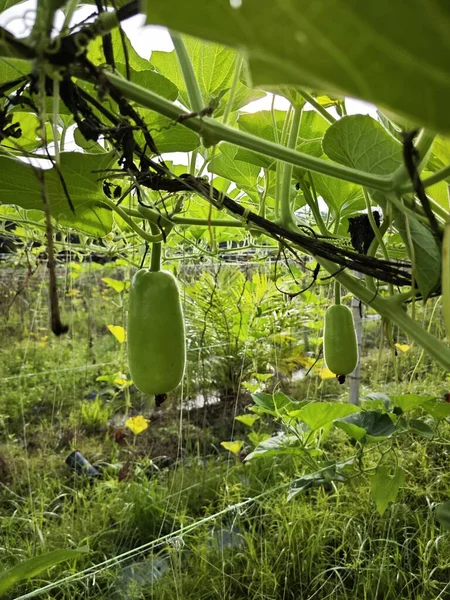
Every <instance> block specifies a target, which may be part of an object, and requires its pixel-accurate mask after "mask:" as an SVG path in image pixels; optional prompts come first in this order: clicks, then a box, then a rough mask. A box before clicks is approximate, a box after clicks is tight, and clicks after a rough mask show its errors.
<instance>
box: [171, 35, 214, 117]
mask: <svg viewBox="0 0 450 600" xmlns="http://www.w3.org/2000/svg"><path fill="white" fill-rule="evenodd" d="M170 37H171V38H172V43H173V46H174V48H175V53H176V55H177V59H178V63H179V65H180V69H181V73H182V74H183V79H184V83H185V84H186V90H187V93H188V96H189V102H190V105H191V106H190V108H191V110H193V111H194V112H197V113H198V112H200V111H201V110H202V109H203V108H204V106H205V102H204V99H203V98H202V93H201V91H200V87H199V85H198V81H197V78H196V76H195V73H194V68H193V66H192V62H191V59H190V57H189V54H188V51H187V48H186V45H185V43H184V41H183V38H182V37H181V35H180V34H179V33H176V32H175V31H171V32H170Z"/></svg>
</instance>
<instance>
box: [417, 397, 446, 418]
mask: <svg viewBox="0 0 450 600" xmlns="http://www.w3.org/2000/svg"><path fill="white" fill-rule="evenodd" d="M423 408H424V409H425V410H426V411H427V413H429V414H430V415H431V416H433V417H434V418H435V419H446V418H448V417H450V404H449V403H448V402H444V401H443V400H431V401H430V402H426V403H425V404H423Z"/></svg>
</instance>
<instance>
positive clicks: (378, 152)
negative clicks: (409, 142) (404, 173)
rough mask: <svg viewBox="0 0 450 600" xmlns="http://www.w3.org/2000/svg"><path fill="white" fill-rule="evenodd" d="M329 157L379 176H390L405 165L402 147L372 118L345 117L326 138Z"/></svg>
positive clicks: (324, 148) (331, 129) (330, 128)
mask: <svg viewBox="0 0 450 600" xmlns="http://www.w3.org/2000/svg"><path fill="white" fill-rule="evenodd" d="M322 145H323V150H324V152H325V154H326V155H327V156H328V157H329V158H331V160H334V161H336V162H338V163H341V164H342V165H346V166H347V167H353V168H354V169H360V170H361V171H365V172H366V173H374V174H376V175H390V174H391V173H393V172H394V171H395V170H396V169H397V168H398V167H399V166H400V165H401V164H402V145H401V144H400V142H399V141H398V140H396V139H395V138H393V137H392V136H391V135H389V133H388V132H387V131H386V129H384V127H383V126H382V125H380V123H377V121H375V120H374V119H372V117H369V116H368V115H351V116H348V117H343V118H342V119H339V121H336V122H335V123H333V125H331V126H330V127H329V129H328V130H327V132H326V133H325V136H324V138H323V142H322Z"/></svg>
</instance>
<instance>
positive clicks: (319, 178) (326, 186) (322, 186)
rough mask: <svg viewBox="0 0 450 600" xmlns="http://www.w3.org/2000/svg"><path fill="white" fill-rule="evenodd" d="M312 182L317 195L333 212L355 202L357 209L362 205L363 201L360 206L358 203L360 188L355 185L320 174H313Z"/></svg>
mask: <svg viewBox="0 0 450 600" xmlns="http://www.w3.org/2000/svg"><path fill="white" fill-rule="evenodd" d="M313 180H314V188H315V190H316V193H317V195H318V196H322V198H323V199H324V200H325V202H326V203H327V204H328V206H329V207H330V208H331V209H333V210H334V211H335V212H337V211H339V210H341V209H342V208H344V207H349V206H352V205H353V204H354V203H355V202H357V208H359V207H360V206H362V204H364V200H363V202H362V204H361V202H358V201H360V200H361V199H362V191H361V187H360V186H359V185H356V184H355V183H351V182H350V181H344V180H343V179H337V178H336V177H327V176H326V175H321V174H320V173H315V174H314V175H313Z"/></svg>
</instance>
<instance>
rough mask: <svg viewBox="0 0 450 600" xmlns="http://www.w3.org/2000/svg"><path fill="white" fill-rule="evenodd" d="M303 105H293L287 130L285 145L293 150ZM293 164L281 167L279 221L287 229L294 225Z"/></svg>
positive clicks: (295, 144)
mask: <svg viewBox="0 0 450 600" xmlns="http://www.w3.org/2000/svg"><path fill="white" fill-rule="evenodd" d="M302 113H303V106H296V107H294V115H293V117H292V122H291V127H290V130H289V138H288V142H287V147H288V148H292V149H294V150H295V147H296V146H297V140H298V134H299V131H300V123H301V120H302ZM293 168H294V167H293V165H291V164H289V163H286V164H285V165H284V169H283V177H282V179H281V202H280V206H281V223H282V225H283V227H285V228H286V229H289V227H293V226H294V216H293V213H292V208H291V183H292V170H293Z"/></svg>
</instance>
